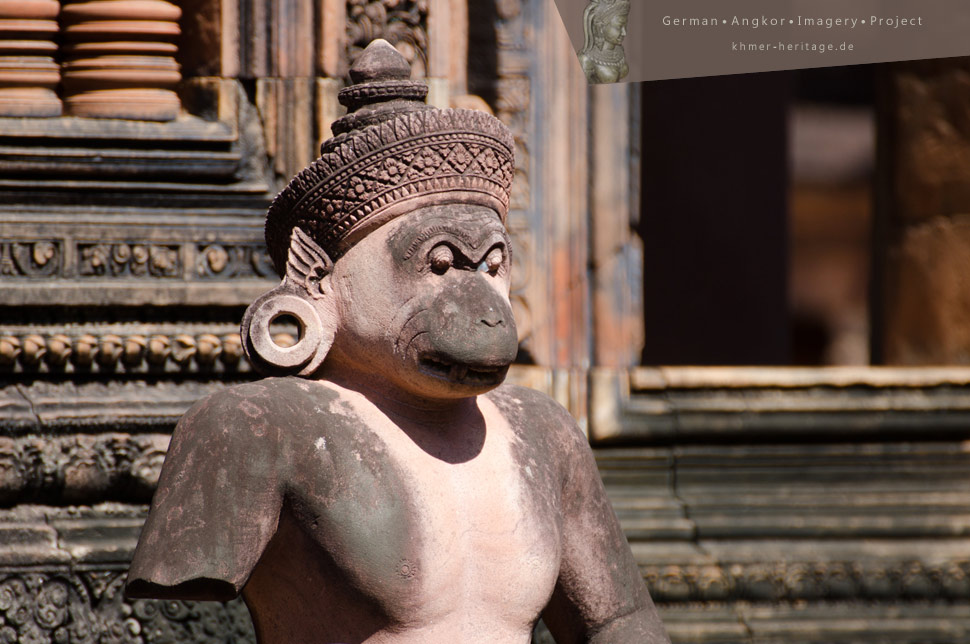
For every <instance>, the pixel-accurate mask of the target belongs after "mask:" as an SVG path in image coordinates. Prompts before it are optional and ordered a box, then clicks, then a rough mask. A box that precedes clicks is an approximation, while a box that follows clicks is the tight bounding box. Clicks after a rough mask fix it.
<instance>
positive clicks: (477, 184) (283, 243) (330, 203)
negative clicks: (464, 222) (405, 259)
mask: <svg viewBox="0 0 970 644" xmlns="http://www.w3.org/2000/svg"><path fill="white" fill-rule="evenodd" d="M410 75H411V70H410V67H409V66H408V64H407V61H406V60H405V59H404V57H403V56H402V55H401V54H400V53H399V52H398V51H397V50H396V49H394V47H393V46H391V45H390V44H389V43H388V42H387V41H385V40H375V41H374V42H372V43H371V44H370V45H368V46H367V48H366V49H365V50H364V52H363V53H362V54H361V56H360V58H359V59H358V60H357V62H356V63H355V64H354V66H353V67H352V68H351V70H350V77H351V80H352V81H353V84H352V85H350V86H348V87H346V88H344V89H342V90H341V91H340V93H339V95H338V99H339V100H340V102H341V103H342V104H343V105H345V106H346V107H347V109H348V110H350V113H349V114H347V115H346V116H344V117H343V118H341V119H339V120H337V121H336V122H334V124H333V125H332V126H331V129H332V130H333V133H334V137H333V138H331V139H329V140H327V141H325V142H324V143H323V145H322V146H321V149H320V152H321V155H320V158H318V159H317V160H316V161H314V162H313V163H311V164H310V165H309V166H308V167H307V168H305V169H304V170H303V171H301V172H300V173H299V174H298V175H297V176H296V177H294V178H293V180H292V181H291V182H290V184H289V185H288V186H287V187H286V188H284V189H283V191H282V192H280V194H279V195H277V197H276V199H275V200H274V201H273V203H272V205H271V206H270V207H269V212H268V213H267V215H266V243H267V246H268V247H269V253H270V257H271V258H272V259H273V264H274V266H275V267H276V271H277V272H278V273H279V274H280V275H281V276H282V275H283V274H284V272H285V270H286V260H287V251H288V249H289V245H290V237H291V232H292V231H293V229H294V228H299V229H301V230H302V231H304V232H305V233H306V234H308V235H309V236H310V238H311V239H312V240H313V241H315V242H316V243H317V244H318V245H319V246H320V247H321V248H322V249H323V250H324V251H326V253H327V254H328V255H329V256H330V257H331V258H332V259H334V260H336V259H337V258H339V257H340V256H341V255H342V254H343V253H345V252H346V251H347V249H348V248H350V247H351V246H353V244H354V243H355V242H356V241H358V240H359V239H361V238H362V237H363V236H364V235H366V234H367V233H368V232H370V231H372V230H374V229H375V228H377V227H378V226H380V225H381V224H384V223H386V222H387V221H390V220H391V219H393V218H394V217H397V216H398V215H401V214H404V213H406V212H409V211H411V210H413V209H414V208H416V207H420V206H424V205H432V204H443V203H456V202H459V203H474V204H479V205H484V206H488V207H490V208H492V209H493V210H494V211H495V212H496V213H497V214H498V216H499V218H500V219H501V220H502V221H503V222H504V221H505V217H506V215H507V213H508V208H509V194H510V190H511V187H512V175H513V170H514V158H515V153H514V144H513V140H512V135H511V133H510V132H509V130H508V128H506V127H505V125H503V124H502V122H501V121H499V120H498V119H496V118H495V117H493V116H491V115H490V114H486V113H484V112H478V111H474V110H464V109H445V110H440V109H436V108H434V107H431V106H430V105H426V104H425V103H424V99H425V97H426V96H427V93H428V87H427V85H426V84H425V83H424V82H422V81H412V80H410Z"/></svg>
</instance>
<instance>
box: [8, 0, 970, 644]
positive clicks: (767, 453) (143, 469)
mask: <svg viewBox="0 0 970 644" xmlns="http://www.w3.org/2000/svg"><path fill="white" fill-rule="evenodd" d="M67 4H70V3H64V5H67ZM179 8H180V9H181V17H180V18H179V19H178V23H177V24H178V26H179V32H180V33H179V34H176V35H172V36H171V37H168V36H166V37H165V38H161V39H160V40H159V42H160V43H162V44H165V45H166V46H167V47H168V48H167V49H166V51H170V50H171V46H174V47H175V48H176V51H175V52H174V53H173V54H172V55H171V57H172V58H173V59H174V60H176V61H177V62H178V64H179V65H180V68H179V74H180V76H181V80H180V81H179V82H178V83H177V84H174V85H173V86H172V91H173V92H176V93H177V98H178V102H179V106H180V107H179V111H178V116H177V118H174V119H169V120H164V119H158V118H155V119H148V118H147V117H146V115H145V114H144V113H143V114H141V115H140V116H141V118H136V117H138V116H139V114H131V113H129V114H125V115H123V118H118V117H117V116H115V117H112V118H99V119H89V118H81V117H79V116H77V115H76V114H77V112H76V111H72V108H64V107H63V106H64V105H66V104H67V101H68V98H69V96H68V95H67V94H64V93H63V92H62V94H60V95H57V91H55V90H54V89H51V87H48V86H38V87H34V88H32V89H33V90H36V91H35V92H34V94H33V95H34V96H35V98H36V110H34V111H33V112H31V114H30V115H28V116H13V115H8V116H2V117H0V640H2V641H5V642H12V641H19V642H47V641H54V642H59V643H60V642H144V643H146V644H148V643H163V642H164V643H168V642H179V641H186V642H188V641H191V642H244V641H252V632H251V626H250V624H249V622H248V616H247V614H246V611H245V607H244V606H242V604H241V603H239V602H234V603H231V604H228V605H222V604H217V603H193V602H153V601H133V602H131V601H126V600H124V598H123V597H122V595H121V586H122V585H123V581H124V576H125V570H126V568H127V563H128V561H129V559H130V556H131V553H132V549H133V548H134V544H135V542H136V540H137V535H138V531H139V529H140V525H141V522H142V521H143V520H144V517H145V515H146V513H147V503H148V501H149V499H150V497H151V493H152V491H153V489H154V485H155V483H156V481H157V477H158V472H159V468H160V466H161V462H162V460H163V457H164V453H165V449H166V447H167V443H168V436H169V435H170V433H171V430H172V428H173V427H174V424H175V422H176V421H177V419H178V418H179V416H180V415H181V414H182V413H183V412H184V411H185V410H186V409H187V408H188V407H189V405H190V404H191V403H192V402H193V401H195V400H197V399H198V398H200V397H202V396H204V395H206V394H207V393H209V392H211V391H214V390H216V389H218V388H221V387H225V386H228V385H230V384H232V383H236V382H240V381H244V380H248V379H252V378H254V377H255V376H254V374H253V373H252V371H251V369H250V368H249V367H248V365H247V363H246V361H245V358H244V357H242V352H241V347H240V344H239V337H238V324H239V320H240V319H241V317H242V313H243V310H244V309H245V306H246V305H247V304H248V303H249V302H250V301H251V300H252V299H254V298H255V297H256V296H258V295H259V294H261V293H263V292H264V291H266V290H268V289H269V288H271V287H272V286H274V285H275V283H276V277H275V274H274V273H273V270H272V268H271V265H270V263H269V260H268V257H267V255H266V250H265V246H264V244H263V239H262V226H263V217H264V214H265V210H266V207H267V206H268V204H269V201H270V200H271V199H272V197H273V195H274V194H275V193H276V191H277V190H278V189H279V188H280V187H281V185H282V184H283V182H285V181H286V180H287V179H288V178H289V177H290V176H292V175H293V174H294V173H295V172H297V171H298V170H299V169H301V168H302V167H303V166H304V165H306V164H307V163H308V162H309V161H310V160H312V158H313V157H314V156H315V150H316V149H317V147H318V145H319V143H320V141H322V140H323V139H324V138H326V137H327V135H328V128H329V124H330V123H331V122H332V121H333V120H334V119H335V118H337V117H338V116H339V114H340V109H341V108H340V107H339V105H338V103H337V101H336V95H337V91H338V90H339V89H340V87H342V86H343V84H344V81H345V76H346V73H347V68H348V64H349V63H350V62H351V61H352V60H353V59H354V57H355V56H356V55H357V54H358V53H359V52H360V50H361V48H362V46H363V45H364V44H366V42H368V41H369V40H370V39H372V38H374V37H385V38H387V39H389V40H390V41H391V42H392V43H394V44H396V45H398V47H399V49H401V50H402V51H403V52H404V53H405V55H406V56H407V57H408V58H409V60H410V61H411V62H412V64H413V65H415V67H416V68H417V69H419V70H422V71H421V72H420V73H421V74H423V75H424V76H425V77H426V78H428V81H429V85H430V87H431V94H430V97H429V100H431V101H432V102H434V103H435V104H437V105H442V106H444V105H449V104H451V105H459V106H463V107H468V106H471V107H478V108H482V109H488V110H490V111H492V112H493V113H495V114H496V115H497V116H498V117H500V118H501V119H502V120H503V121H504V122H505V123H506V124H507V125H508V126H509V127H510V128H511V129H512V131H513V134H514V137H515V141H516V147H517V149H516V154H517V163H518V169H517V177H516V180H515V181H516V183H515V188H514V194H513V203H512V211H511V213H510V216H509V221H508V224H509V229H510V232H511V236H512V239H513V244H514V248H513V252H514V262H515V265H516V267H515V269H514V276H513V284H512V300H513V306H514V309H515V314H516V319H517V320H518V326H519V331H520V361H519V362H520V364H518V365H516V366H515V367H514V368H513V371H512V374H511V379H512V380H514V381H517V382H520V383H523V384H527V385H530V386H533V387H536V388H538V389H541V390H543V391H545V392H547V393H549V394H551V395H553V396H554V397H556V398H557V400H559V401H560V402H562V403H563V404H564V405H565V406H566V407H567V408H568V409H569V410H570V411H571V412H572V413H573V414H574V415H575V416H576V417H577V418H578V419H579V421H580V424H581V426H582V427H583V428H584V429H585V430H586V431H587V432H588V433H589V435H590V437H591V440H592V441H593V443H594V446H595V448H596V454H597V458H598V461H599V463H600V467H601V470H602V472H603V475H604V479H605V481H606V483H607V488H608V491H609V492H610V494H611V497H612V498H613V500H614V504H615V506H616V509H617V511H618V514H619V516H620V519H621V522H622V524H623V526H624V528H625V529H626V531H627V534H628V536H629V539H630V541H631V544H632V546H633V550H634V553H635V555H636V556H637V558H638V561H639V563H640V565H641V568H642V570H643V573H644V576H645V578H646V580H647V582H648V585H649V587H650V589H651V592H652V594H653V596H654V598H655V599H656V601H657V602H658V604H659V606H660V608H661V612H662V614H663V616H664V619H665V622H666V623H667V626H668V629H669V630H670V633H671V636H672V638H673V640H674V641H675V642H806V643H807V642H868V641H879V642H900V643H901V642H914V643H915V642H923V643H925V642H945V641H960V640H962V639H965V637H966V633H967V632H968V630H970V617H968V616H970V610H968V609H970V513H968V512H967V510H966V503H965V499H966V497H967V492H968V487H970V474H968V471H970V470H968V468H967V467H966V466H967V463H966V460H967V455H966V447H965V442H966V441H967V439H968V438H970V429H968V427H970V422H968V421H970V416H968V414H970V394H968V392H970V371H967V370H964V369H961V368H946V369H936V370H926V369H918V368H913V369H892V370H878V369H869V368H860V369H857V370H852V371H845V370H824V369H823V370H814V369H802V370H799V369H789V368H784V367H779V368H775V369H760V370H759V369H746V368H733V369H726V368H724V369H718V368H689V367H680V368H673V367H663V368H646V367H641V366H639V365H640V360H641V356H642V350H643V346H644V342H645V338H644V307H650V306H652V303H651V302H644V301H643V293H644V291H643V289H642V284H643V268H644V257H643V240H642V239H641V238H640V236H639V233H638V231H641V230H644V228H643V227H642V226H641V225H640V221H639V220H640V218H641V217H663V216H674V215H676V213H673V215H672V214H671V213H669V212H662V211H660V210H659V209H653V210H652V209H651V208H652V205H651V201H650V195H648V194H642V193H641V189H640V187H641V184H640V158H641V156H642V154H643V153H644V150H643V149H641V136H640V134H641V129H642V127H643V125H644V124H643V122H642V119H643V118H644V115H645V114H649V110H647V109H646V108H645V106H644V105H643V100H646V99H645V98H644V97H641V95H640V92H639V91H638V90H637V89H632V88H631V86H627V85H618V86H600V87H595V88H592V89H590V88H587V86H586V84H585V80H584V78H583V77H582V73H581V71H580V69H579V67H578V64H576V62H575V59H574V58H573V57H572V54H571V47H570V44H569V41H568V39H567V37H566V34H565V31H564V30H563V28H562V25H561V22H560V20H559V17H558V15H557V13H556V12H555V9H554V6H553V4H552V2H551V1H549V0H500V1H498V2H495V3H471V2H468V3H466V2H464V0H428V1H414V0H405V1H403V2H391V1H390V0H376V1H375V0H315V2H312V3H311V2H303V1H301V0H183V1H182V2H180V3H179ZM49 20H51V21H52V22H51V24H50V25H49V27H50V30H51V33H53V34H57V33H59V30H62V29H63V30H66V29H68V28H69V27H70V24H73V23H68V22H64V21H63V20H62V19H61V18H60V17H56V16H55V17H54V18H50V19H49ZM162 22H165V21H164V20H162ZM168 22H171V21H168ZM156 27H157V26H156ZM160 29H161V28H160ZM162 31H164V29H162ZM56 41H59V37H56V36H51V38H50V42H56ZM65 55H66V54H65ZM51 58H52V59H53V60H61V59H62V58H61V54H59V53H56V52H55V53H53V54H51ZM38 64H39V63H38ZM960 65H961V64H956V65H954V66H952V67H947V66H943V67H940V68H932V69H926V70H923V69H915V70H914V71H906V70H905V68H903V69H902V70H901V71H900V72H899V75H898V76H897V77H896V81H895V82H896V85H897V91H898V92H899V93H900V96H901V97H902V98H900V103H899V104H898V108H897V111H895V112H891V113H892V114H895V115H896V116H895V118H896V120H897V121H898V124H897V126H896V127H898V128H903V126H904V125H905V126H906V127H907V128H908V129H906V132H910V133H911V134H907V135H906V136H899V137H898V138H892V139H891V141H894V142H896V145H897V146H898V147H897V150H898V154H897V155H896V156H895V157H893V158H894V159H896V160H895V161H893V163H894V165H893V166H892V167H893V168H894V171H895V172H897V173H898V174H899V175H900V176H902V177H911V178H912V177H915V179H913V181H916V180H917V179H919V177H921V176H923V175H921V174H919V173H917V172H916V169H917V167H918V166H920V163H918V162H917V159H924V158H934V159H935V158H937V157H936V156H934V155H937V154H939V155H940V158H939V163H940V164H942V166H941V167H944V166H945V167H944V170H945V171H944V170H940V171H939V172H938V173H937V174H936V175H933V176H935V177H944V178H945V177H952V180H946V181H944V180H942V179H941V180H939V181H937V180H935V179H934V180H933V181H924V182H923V183H922V184H920V185H918V186H916V187H913V188H912V190H914V191H916V192H914V193H913V195H914V196H913V197H912V198H908V197H907V199H903V198H901V197H900V198H899V199H897V198H896V193H886V194H889V197H888V198H889V199H890V201H891V202H892V203H897V202H898V204H899V208H900V211H899V212H900V213H902V214H900V215H898V219H897V220H894V221H902V222H905V223H904V224H898V228H897V229H898V234H896V233H894V236H893V237H892V239H893V240H895V241H892V242H891V243H889V242H887V243H886V245H885V248H886V249H887V253H888V255H887V256H888V257H890V258H895V259H892V262H895V264H892V266H893V267H894V268H891V270H890V271H889V272H888V273H887V277H886V282H885V283H886V284H887V286H886V289H887V290H886V293H890V294H892V297H891V298H890V297H888V296H887V298H886V302H887V305H886V308H885V314H884V315H883V316H882V317H880V318H879V319H880V321H881V322H880V323H881V324H883V325H884V326H885V328H886V329H887V333H886V337H887V338H888V339H887V340H886V346H887V347H897V348H895V349H891V351H894V352H895V353H892V354H890V349H889V348H887V361H890V362H897V363H907V364H926V363H928V362H947V363H951V362H952V363H957V362H965V360H964V359H963V353H961V351H963V349H962V348H961V347H962V345H961V344H960V340H959V338H960V337H962V336H963V333H964V331H965V329H963V328H962V326H961V325H963V320H962V318H961V317H960V316H961V315H962V313H961V312H960V310H959V309H960V307H959V302H960V292H959V288H958V287H959V285H960V284H962V282H960V279H959V271H958V268H959V267H960V264H959V260H960V259H961V258H962V257H963V254H962V253H963V251H962V250H961V249H962V246H961V244H963V241H962V240H963V237H965V235H963V233H962V232H961V230H962V229H961V220H960V216H961V215H960V209H959V207H958V206H959V195H960V189H959V185H957V184H958V183H959V181H960V179H959V177H958V176H957V175H959V169H960V168H962V167H963V166H962V165H960V163H961V161H960V154H962V152H961V151H960V144H961V143H962V141H963V139H962V138H961V136H962V135H961V134H960V132H961V131H962V130H961V128H962V126H963V125H962V121H961V120H960V118H962V117H960V116H959V114H960V107H961V106H962V105H963V101H965V100H966V89H967V88H966V87H965V83H964V80H965V79H964V76H965V72H964V71H963V68H962V67H961V66H960ZM12 87H13V85H10V86H9V87H8V86H3V85H2V84H0V107H2V105H3V96H4V95H5V94H4V90H5V89H10V88H12ZM136 89H137V88H136ZM142 89H145V88H142ZM149 89H151V88H149ZM52 92H53V94H52ZM109 98H111V97H109ZM54 99H56V100H57V101H61V103H62V105H61V110H60V112H59V113H57V114H54V113H49V114H47V115H42V114H41V112H43V109H42V108H43V107H44V106H45V105H46V106H47V108H48V109H49V111H51V112H52V111H53V110H50V105H51V104H53V102H54ZM115 99H116V100H114V102H113V103H112V101H110V100H109V101H108V103H109V107H110V105H111V104H114V105H115V106H116V107H117V106H119V105H121V106H123V105H124V104H125V99H124V98H123V97H122V98H120V99H119V98H118V97H115ZM893 105H896V104H895V103H893ZM105 109H108V108H105ZM933 110H938V111H939V112H940V114H942V115H943V116H940V117H939V119H937V120H933V121H931V122H929V123H927V122H924V121H925V119H924V117H922V116H920V115H923V114H928V113H931V112H932V113H936V112H933ZM149 116H150V115H149ZM934 124H935V125H934ZM931 125H932V126H933V127H936V128H937V129H938V130H941V131H943V133H944V134H943V139H944V140H943V141H942V142H941V143H940V145H939V146H934V145H932V144H931V143H930V142H924V143H923V144H920V143H919V141H920V140H923V139H921V138H920V137H924V138H925V136H928V135H926V134H925V133H926V132H927V131H929V130H930V129H932V128H931V127H930V126H931ZM921 133H922V134H921ZM948 133H949V134H948ZM887 136H896V135H887ZM644 145H649V142H646V143H644ZM947 159H951V161H952V163H951V164H950V165H946V163H947V161H946V160H947ZM947 168H949V169H947ZM934 181H935V183H934ZM907 185H908V184H904V183H902V182H901V183H900V184H899V187H898V190H900V191H904V190H906V191H908V190H910V188H909V187H907ZM940 186H943V187H944V188H945V190H944V189H943V188H941V187H940ZM917 188H918V191H917ZM941 190H942V192H941ZM907 194H909V193H908V192H907ZM927 195H929V196H927ZM907 204H910V205H907ZM913 204H915V205H913ZM954 204H956V205H954ZM911 206H912V207H911ZM917 206H918V208H917ZM907 208H909V209H910V210H912V213H910V211H909V210H906V209H907ZM916 210H920V212H919V213H917V212H916ZM924 210H925V212H923V211H924ZM907 213H909V214H907ZM897 229H894V230H897ZM962 235H963V236H962ZM899 258H902V259H899ZM907 262H908V263H907ZM899 267H901V268H899ZM894 271H895V272H894ZM670 279H672V280H673V279H676V276H675V275H672V276H671V278H670ZM897 284H898V286H897ZM928 284H932V285H933V286H932V290H930V287H929V286H927V285H928ZM947 288H948V289H950V290H948V291H945V292H944V291H939V290H937V289H947ZM951 296H952V297H951ZM894 298H895V299H894ZM904 298H910V300H914V298H915V300H914V301H917V302H922V303H923V304H918V305H916V304H912V303H911V301H910V300H906V301H904ZM920 298H922V299H920ZM894 307H895V308H894ZM653 310H654V311H655V309H653ZM896 310H899V311H908V312H911V311H919V312H920V316H921V317H920V319H919V320H917V321H915V322H912V323H911V324H910V323H909V322H907V321H906V320H905V319H903V318H904V317H905V316H903V315H902V314H897V313H894V311H896ZM716 323H717V321H716V320H714V321H712V322H711V324H716ZM907 324H909V326H907ZM963 326H965V325H963ZM939 328H945V329H947V331H946V332H945V333H944V332H942V331H938V329H939ZM951 329H952V332H951V331H950V330H951ZM279 332H280V333H281V334H287V333H288V334H293V333H295V329H292V328H286V327H282V328H280V329H279ZM941 337H942V338H953V340H952V342H951V341H949V340H947V341H946V342H942V343H941V342H940V341H939V338H941ZM890 355H892V356H896V357H892V358H890V357H889V356H890ZM907 356H915V357H912V358H908V357H907Z"/></svg>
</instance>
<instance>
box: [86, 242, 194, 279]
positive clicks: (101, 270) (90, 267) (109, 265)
mask: <svg viewBox="0 0 970 644" xmlns="http://www.w3.org/2000/svg"><path fill="white" fill-rule="evenodd" d="M77 253H78V262H79V263H78V274H79V275H80V276H82V277H105V276H111V277H119V276H126V277H169V278H171V277H179V276H180V275H181V273H182V271H181V261H180V253H179V247H178V246H177V245H157V244H138V243H135V244H127V243H100V244H88V243H81V244H78V247H77Z"/></svg>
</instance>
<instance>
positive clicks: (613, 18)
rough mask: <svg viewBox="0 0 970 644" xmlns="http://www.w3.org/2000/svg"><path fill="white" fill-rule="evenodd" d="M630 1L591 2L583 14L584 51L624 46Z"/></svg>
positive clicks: (596, 0) (600, 0) (603, 0)
mask: <svg viewBox="0 0 970 644" xmlns="http://www.w3.org/2000/svg"><path fill="white" fill-rule="evenodd" d="M629 15H630V0H591V2H590V3H589V5H588V6H587V7H586V10H585V11H584V12H583V29H584V32H585V38H586V40H585V45H584V47H583V49H584V50H595V49H602V48H603V47H604V46H605V45H610V46H613V47H616V46H619V45H622V44H623V38H624V37H626V23H627V18H628V17H629Z"/></svg>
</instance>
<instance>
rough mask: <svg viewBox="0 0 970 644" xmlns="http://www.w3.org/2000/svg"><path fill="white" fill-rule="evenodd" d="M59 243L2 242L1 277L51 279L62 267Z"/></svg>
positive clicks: (0, 244)
mask: <svg viewBox="0 0 970 644" xmlns="http://www.w3.org/2000/svg"><path fill="white" fill-rule="evenodd" d="M62 256H63V253H62V251H61V243H60V242H57V241H47V240H40V241H0V276H11V277H49V276H51V275H56V274H57V272H58V270H59V269H60V266H61V257H62Z"/></svg>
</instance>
